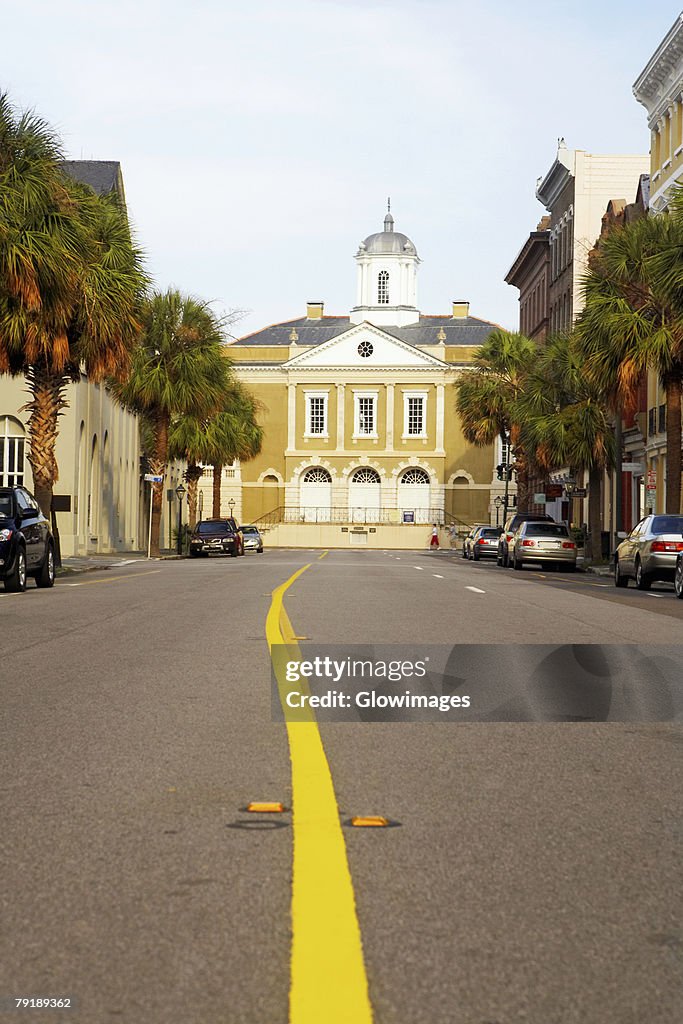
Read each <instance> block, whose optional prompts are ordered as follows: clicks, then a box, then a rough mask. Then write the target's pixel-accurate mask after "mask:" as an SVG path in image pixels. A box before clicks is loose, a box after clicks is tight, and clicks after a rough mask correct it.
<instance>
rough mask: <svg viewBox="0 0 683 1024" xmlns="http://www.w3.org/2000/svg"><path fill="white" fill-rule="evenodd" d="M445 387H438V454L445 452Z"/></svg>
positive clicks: (439, 385)
mask: <svg viewBox="0 0 683 1024" xmlns="http://www.w3.org/2000/svg"><path fill="white" fill-rule="evenodd" d="M444 409H445V405H444V386H443V384H437V385H436V450H437V451H438V452H442V451H444V446H443V435H444Z"/></svg>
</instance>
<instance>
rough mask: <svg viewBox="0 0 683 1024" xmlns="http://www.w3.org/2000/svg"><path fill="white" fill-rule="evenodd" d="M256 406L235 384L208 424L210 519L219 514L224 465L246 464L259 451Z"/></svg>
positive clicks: (244, 391) (261, 431)
mask: <svg viewBox="0 0 683 1024" xmlns="http://www.w3.org/2000/svg"><path fill="white" fill-rule="evenodd" d="M257 412H258V403H257V401H256V399H255V398H254V397H253V395H251V394H250V392H249V391H247V389H246V388H245V387H244V386H243V385H241V384H239V383H238V382H234V384H233V386H232V387H231V388H230V391H229V392H228V394H227V396H226V401H225V403H224V405H223V407H222V409H221V410H220V412H219V413H218V415H217V416H216V417H214V418H213V420H212V422H211V429H210V431H209V440H210V450H209V453H208V458H207V460H206V461H207V462H208V463H209V464H210V465H212V466H213V512H212V514H213V516H214V518H216V517H219V516H220V514H221V477H222V475H223V466H224V465H225V464H226V463H230V462H234V461H235V459H239V460H240V462H247V461H248V460H249V459H253V458H254V456H256V455H258V453H259V452H260V451H261V444H262V442H263V429H262V427H261V426H259V424H258V422H257V419H256V416H257Z"/></svg>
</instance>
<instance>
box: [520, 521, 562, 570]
mask: <svg viewBox="0 0 683 1024" xmlns="http://www.w3.org/2000/svg"><path fill="white" fill-rule="evenodd" d="M510 560H511V561H512V567H513V569H521V568H522V567H523V566H524V564H525V563H526V562H541V564H542V565H543V566H544V567H545V566H548V568H553V569H554V568H555V567H556V566H558V567H560V566H561V567H564V568H565V569H566V570H567V571H568V572H573V571H574V570H575V569H576V543H575V541H574V540H573V539H572V538H571V537H570V535H569V530H568V529H567V527H566V526H565V525H564V523H522V524H521V526H520V527H519V529H518V530H517V532H516V533H515V534H514V536H513V538H512V541H511V543H510Z"/></svg>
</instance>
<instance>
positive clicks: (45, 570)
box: [36, 544, 55, 587]
mask: <svg viewBox="0 0 683 1024" xmlns="http://www.w3.org/2000/svg"><path fill="white" fill-rule="evenodd" d="M54 585H55V552H54V548H53V547H52V544H48V546H47V551H46V552H45V558H44V559H43V564H42V565H41V567H40V572H39V573H37V575H36V586H37V587H53V586H54Z"/></svg>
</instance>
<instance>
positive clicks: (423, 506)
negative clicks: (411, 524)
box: [398, 466, 431, 523]
mask: <svg viewBox="0 0 683 1024" xmlns="http://www.w3.org/2000/svg"><path fill="white" fill-rule="evenodd" d="M430 496H431V488H430V485H429V474H428V473H426V472H425V470H424V469H419V468H418V467H416V466H415V467H413V468H412V469H407V470H406V471H405V473H404V474H403V476H402V477H401V479H400V480H399V482H398V507H399V509H400V511H401V512H404V511H411V510H412V511H414V513H415V522H416V523H428V522H429V521H430V520H429V516H430ZM401 518H402V519H403V516H401Z"/></svg>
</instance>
